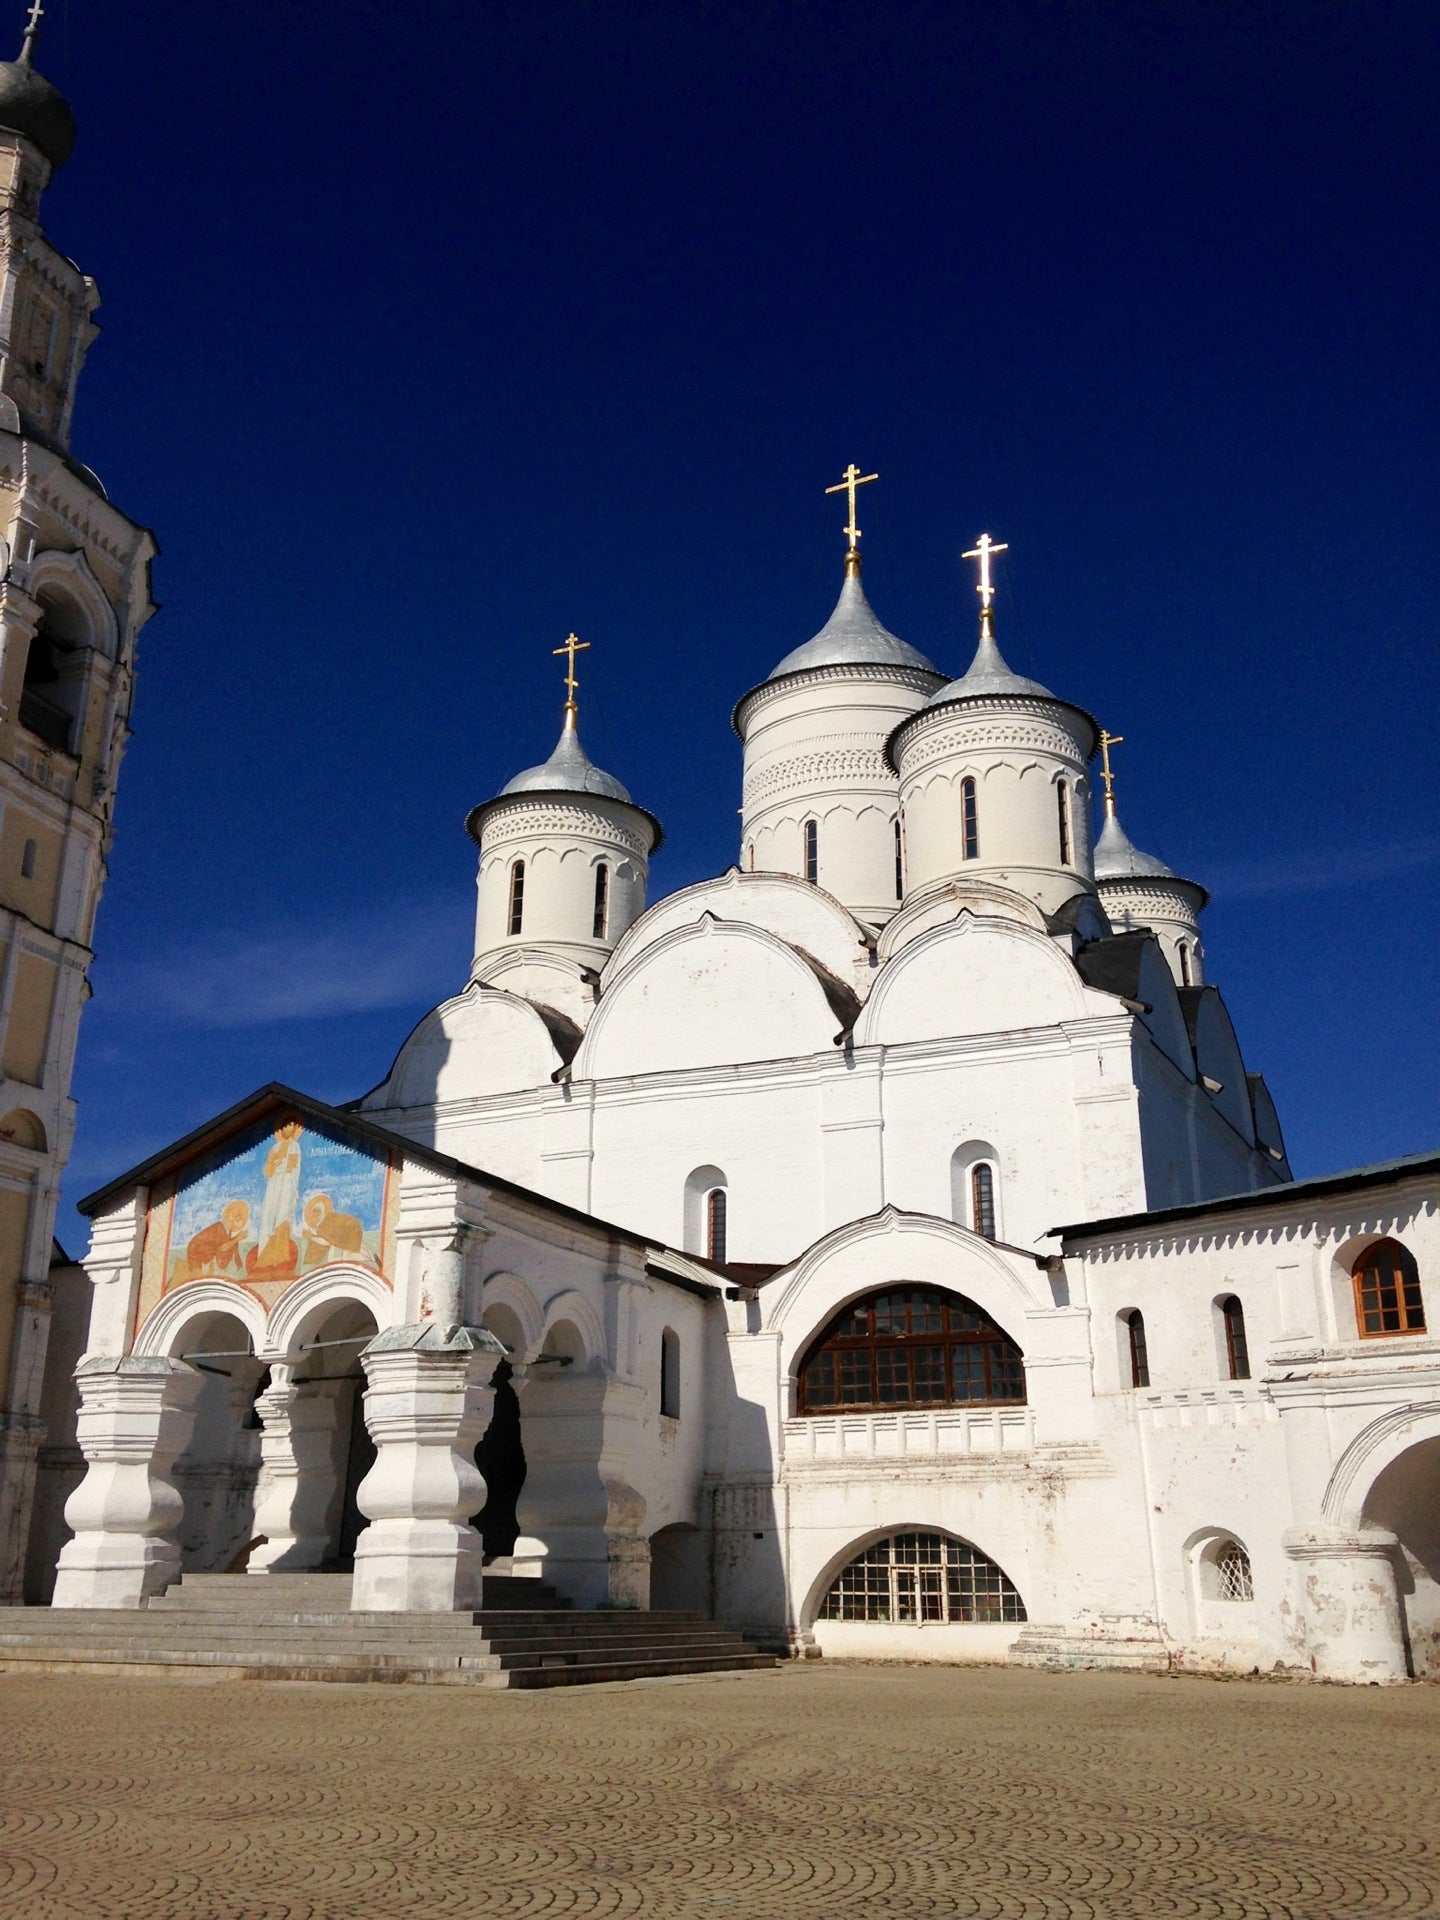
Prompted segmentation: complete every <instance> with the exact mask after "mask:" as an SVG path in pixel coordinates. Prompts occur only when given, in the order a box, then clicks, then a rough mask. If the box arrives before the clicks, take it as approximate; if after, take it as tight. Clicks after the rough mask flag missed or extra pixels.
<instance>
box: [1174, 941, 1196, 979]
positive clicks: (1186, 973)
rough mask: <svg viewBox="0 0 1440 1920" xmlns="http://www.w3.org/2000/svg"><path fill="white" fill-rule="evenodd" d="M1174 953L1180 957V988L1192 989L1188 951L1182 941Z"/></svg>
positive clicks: (1192, 977)
mask: <svg viewBox="0 0 1440 1920" xmlns="http://www.w3.org/2000/svg"><path fill="white" fill-rule="evenodd" d="M1175 951H1176V952H1177V953H1178V954H1179V956H1180V984H1181V986H1182V987H1193V986H1194V984H1195V980H1194V976H1193V973H1192V971H1191V966H1190V949H1189V947H1187V946H1186V944H1185V942H1184V941H1183V940H1182V941H1181V942H1180V944H1179V946H1178V947H1177V948H1176V949H1175Z"/></svg>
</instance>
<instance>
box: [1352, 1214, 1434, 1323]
mask: <svg viewBox="0 0 1440 1920" xmlns="http://www.w3.org/2000/svg"><path fill="white" fill-rule="evenodd" d="M1386 1255H1389V1256H1391V1258H1392V1260H1393V1265H1392V1266H1391V1267H1390V1270H1389V1271H1390V1275H1391V1277H1392V1278H1393V1279H1394V1281H1395V1283H1396V1284H1395V1285H1394V1286H1393V1288H1392V1291H1393V1294H1394V1300H1393V1303H1392V1304H1390V1305H1388V1306H1387V1305H1386V1303H1385V1298H1384V1289H1383V1287H1381V1286H1376V1287H1374V1288H1372V1289H1367V1288H1366V1286H1365V1275H1366V1274H1367V1273H1369V1272H1371V1271H1372V1270H1375V1269H1378V1267H1379V1266H1380V1261H1381V1258H1382V1257H1383V1256H1386ZM1350 1280H1351V1285H1352V1286H1353V1287H1354V1289H1355V1326H1356V1330H1357V1332H1358V1333H1359V1335H1360V1338H1361V1339H1362V1340H1398V1339H1402V1338H1403V1337H1404V1336H1405V1335H1406V1334H1410V1333H1424V1332H1425V1331H1426V1327H1425V1302H1424V1299H1423V1297H1422V1296H1421V1292H1420V1269H1419V1267H1418V1266H1416V1264H1415V1256H1414V1254H1413V1253H1411V1251H1410V1249H1409V1248H1408V1247H1407V1246H1405V1245H1404V1244H1403V1243H1402V1242H1401V1241H1399V1240H1392V1239H1389V1238H1386V1239H1384V1240H1377V1241H1376V1242H1375V1244H1374V1246H1371V1247H1367V1248H1366V1249H1365V1251H1364V1253H1362V1254H1361V1256H1360V1258H1359V1259H1358V1260H1357V1261H1356V1262H1355V1265H1354V1266H1353V1267H1352V1268H1351V1269H1350ZM1367 1291H1370V1292H1373V1293H1374V1296H1375V1305H1374V1306H1373V1307H1369V1306H1367V1305H1366V1302H1365V1295H1366V1293H1367ZM1387 1313H1393V1314H1394V1315H1395V1317H1396V1318H1397V1319H1398V1320H1399V1321H1400V1322H1401V1323H1402V1324H1401V1325H1399V1326H1394V1327H1384V1326H1380V1327H1368V1326H1366V1324H1365V1322H1366V1320H1367V1318H1370V1317H1372V1316H1373V1317H1375V1318H1377V1319H1380V1318H1383V1317H1384V1316H1385V1314H1387Z"/></svg>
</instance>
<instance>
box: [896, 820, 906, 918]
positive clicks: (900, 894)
mask: <svg viewBox="0 0 1440 1920" xmlns="http://www.w3.org/2000/svg"><path fill="white" fill-rule="evenodd" d="M895 898H896V899H897V900H903V899H904V898H905V842H904V840H903V838H902V837H901V833H900V822H899V821H898V820H897V821H896V822H895Z"/></svg>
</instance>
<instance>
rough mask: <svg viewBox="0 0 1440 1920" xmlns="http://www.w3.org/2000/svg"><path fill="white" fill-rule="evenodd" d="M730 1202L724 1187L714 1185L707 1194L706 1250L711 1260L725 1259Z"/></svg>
mask: <svg viewBox="0 0 1440 1920" xmlns="http://www.w3.org/2000/svg"><path fill="white" fill-rule="evenodd" d="M729 1211H730V1209H729V1203H728V1200H727V1198H726V1194H725V1189H724V1188H723V1187H714V1188H712V1189H711V1191H710V1192H709V1193H707V1194H706V1196H705V1252H706V1255H707V1257H708V1258H709V1259H711V1260H724V1258H725V1237H726V1229H727V1226H728V1224H729V1221H728V1215H729Z"/></svg>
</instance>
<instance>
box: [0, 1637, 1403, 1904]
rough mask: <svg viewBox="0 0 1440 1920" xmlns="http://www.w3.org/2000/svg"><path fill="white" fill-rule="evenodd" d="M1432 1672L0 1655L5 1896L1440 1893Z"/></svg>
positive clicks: (1237, 1898) (335, 1899)
mask: <svg viewBox="0 0 1440 1920" xmlns="http://www.w3.org/2000/svg"><path fill="white" fill-rule="evenodd" d="M1437 1734H1440V1689H1434V1688H1428V1687H1416V1688H1407V1689H1401V1690H1396V1691H1389V1690H1385V1691H1380V1690H1376V1689H1344V1688H1328V1687H1305V1686H1294V1685H1281V1684H1274V1683H1271V1684H1266V1683H1260V1682H1231V1683H1224V1682H1217V1681H1210V1680H1197V1679H1184V1680H1162V1679H1154V1678H1149V1677H1145V1676H1140V1675H1126V1674H1097V1673H1076V1674H1053V1675H1052V1674H1043V1673H1030V1672H1024V1671H1018V1672H1006V1671H1003V1670H999V1669H988V1668H982V1669H968V1670H967V1669H957V1668H922V1667H894V1668H887V1667H882V1666H841V1665H836V1664H831V1665H824V1664H822V1665H819V1666H809V1667H803V1668H793V1667H792V1668H787V1669H783V1670H780V1671H778V1672H773V1673H758V1674H753V1675H746V1676H735V1677H727V1678H724V1679H719V1680H713V1681H707V1682H703V1683H693V1684H682V1685H669V1686H666V1685H656V1684H649V1685H645V1686H640V1687H613V1688H582V1689H574V1690H570V1689H564V1690H559V1691H556V1692H553V1693H545V1694H529V1695H526V1694H506V1693H488V1692H484V1693H482V1692H480V1691H474V1692H472V1691H470V1690H468V1689H465V1690H461V1689H456V1690H454V1691H451V1690H449V1689H435V1690H428V1689H422V1688H413V1689H411V1688H387V1687H340V1686H308V1687H303V1686H274V1685H266V1686H261V1685H245V1684H236V1683H225V1684H218V1685H213V1686H199V1685H176V1684H171V1683H169V1682H164V1681H155V1680H131V1681H127V1680H118V1679H116V1680H92V1679H85V1678H81V1677H70V1676H52V1677H48V1678H47V1677H43V1676H35V1677H30V1676H21V1677H15V1676H7V1677H4V1678H0V1913H3V1914H6V1915H9V1914H23V1915H25V1916H26V1920H50V1917H51V1916H66V1917H67V1920H68V1916H71V1915H75V1916H80V1915H84V1916H86V1917H87V1920H90V1917H91V1916H104V1917H108V1916H122V1915H123V1916H125V1920H132V1917H134V1920H139V1917H140V1916H165V1920H172V1917H173V1916H177V1915H186V1916H188V1915H204V1916H217V1917H218V1916H225V1920H239V1917H240V1916H243V1917H244V1920H282V1916H283V1920H319V1916H325V1917H326V1920H329V1916H332V1915H334V1916H340V1915H345V1916H351V1915H353V1916H357V1917H358V1920H374V1917H375V1916H382V1915H391V1914H406V1915H417V1916H425V1917H426V1920H429V1916H432V1915H442V1914H463V1915H467V1916H470V1915H492V1914H495V1915H516V1916H520V1915H532V1914H534V1915H547V1916H548V1915H601V1914H604V1915H609V1914H639V1913H644V1914H645V1915H646V1916H647V1920H672V1916H673V1917H674V1920H699V1917H700V1916H705V1917H706V1920H709V1916H715V1915H719V1916H724V1917H725V1920H732V1916H733V1920H742V1917H743V1916H749V1915H763V1916H767V1920H781V1916H784V1920H809V1917H810V1916H816V1917H818V1920H836V1917H837V1916H851V1915H864V1916H866V1920H869V1916H872V1915H875V1916H883V1915H894V1914H905V1915H912V1914H936V1915H945V1916H953V1915H977V1916H991V1915H993V1916H1010V1915H1023V1916H1025V1917H1026V1920H1030V1916H1038V1917H1039V1920H1051V1917H1052V1916H1054V1917H1055V1920H1074V1917H1075V1916H1097V1915H1098V1916H1105V1920H1109V1917H1110V1916H1119V1915H1127V1916H1130V1915H1133V1916H1136V1917H1137V1920H1156V1917H1157V1916H1168V1915H1186V1916H1197V1917H1198V1920H1212V1916H1225V1920H1230V1917H1231V1916H1245V1920H1250V1917H1251V1916H1264V1920H1270V1917H1271V1916H1284V1917H1285V1920H1375V1917H1376V1916H1379V1915H1382V1914H1425V1915H1432V1916H1433V1915H1436V1914H1437V1913H1440V1794H1437V1791H1436V1789H1437V1785H1440V1740H1437V1737H1436V1736H1437Z"/></svg>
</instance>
